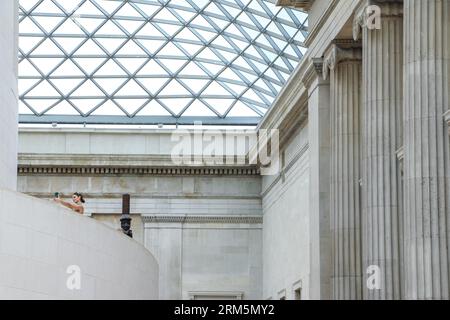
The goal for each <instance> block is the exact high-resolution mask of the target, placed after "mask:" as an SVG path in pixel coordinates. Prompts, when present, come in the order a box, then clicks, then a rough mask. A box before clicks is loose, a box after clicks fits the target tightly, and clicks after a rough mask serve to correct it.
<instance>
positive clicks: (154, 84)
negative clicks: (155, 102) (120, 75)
mask: <svg viewBox="0 0 450 320" xmlns="http://www.w3.org/2000/svg"><path fill="white" fill-rule="evenodd" d="M169 80H170V79H169V78H138V79H137V81H138V82H139V83H141V84H142V85H143V86H144V88H145V89H147V91H149V92H150V93H151V94H152V95H155V94H157V93H158V92H159V91H160V90H162V89H163V88H164V87H165V86H166V85H167V83H169Z"/></svg>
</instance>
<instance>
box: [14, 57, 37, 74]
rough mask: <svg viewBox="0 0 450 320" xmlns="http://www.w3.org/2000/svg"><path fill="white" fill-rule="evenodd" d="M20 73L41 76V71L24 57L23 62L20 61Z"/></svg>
mask: <svg viewBox="0 0 450 320" xmlns="http://www.w3.org/2000/svg"><path fill="white" fill-rule="evenodd" d="M19 74H20V75H21V76H22V77H34V76H40V73H39V72H38V71H37V70H36V69H35V68H34V67H33V65H32V64H31V63H30V62H29V61H28V60H26V59H24V60H23V61H22V62H21V63H19Z"/></svg>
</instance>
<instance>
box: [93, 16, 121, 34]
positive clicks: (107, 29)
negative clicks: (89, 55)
mask: <svg viewBox="0 0 450 320" xmlns="http://www.w3.org/2000/svg"><path fill="white" fill-rule="evenodd" d="M112 34H113V35H115V36H123V37H125V36H126V35H125V33H123V32H122V30H120V28H119V27H118V26H117V25H115V24H114V23H113V22H112V20H108V21H107V22H106V23H105V24H104V25H103V26H102V27H101V28H100V29H98V31H97V32H96V33H95V36H96V37H100V36H109V35H112Z"/></svg>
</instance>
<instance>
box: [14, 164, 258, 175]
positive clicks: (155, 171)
mask: <svg viewBox="0 0 450 320" xmlns="http://www.w3.org/2000/svg"><path fill="white" fill-rule="evenodd" d="M18 174H19V175H175V176H185V175H188V176H195V175H233V176H235V175H238V176H241V175H242V176H249V175H250V176H256V175H259V174H260V173H259V169H258V168H256V167H251V168H204V167H201V168H135V167H134V168H133V167H129V168H123V167H62V166H61V167H48V166H19V168H18Z"/></svg>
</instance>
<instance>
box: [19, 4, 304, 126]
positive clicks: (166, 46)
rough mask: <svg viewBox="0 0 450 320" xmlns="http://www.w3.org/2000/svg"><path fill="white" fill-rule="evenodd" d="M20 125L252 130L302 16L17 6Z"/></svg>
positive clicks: (274, 89)
mask: <svg viewBox="0 0 450 320" xmlns="http://www.w3.org/2000/svg"><path fill="white" fill-rule="evenodd" d="M19 21H20V24H19V33H20V37H19V95H20V110H19V113H20V121H21V122H24V123H31V122H36V123H48V122H60V123H139V124H152V123H167V124H173V123H186V124H188V123H192V122H194V121H195V120H199V119H200V120H201V121H203V122H205V123H211V124H246V125H248V124H256V123H257V122H258V121H259V120H260V118H261V117H262V116H263V115H264V114H265V112H266V111H267V110H268V108H270V106H271V105H272V103H273V101H274V99H275V97H276V96H277V94H278V93H279V91H280V90H281V88H282V86H283V85H284V84H285V82H286V81H287V79H288V77H289V75H290V73H292V71H293V70H294V68H295V67H296V66H297V64H298V63H299V61H300V59H301V58H302V57H303V54H304V52H305V48H304V45H303V41H304V39H305V37H306V32H307V31H306V30H307V14H306V13H304V12H301V11H298V10H294V9H289V8H280V7H276V6H275V5H274V4H273V3H272V2H270V1H267V0H216V1H214V0H212V1H210V0H125V1H122V0H20V11H19Z"/></svg>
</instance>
